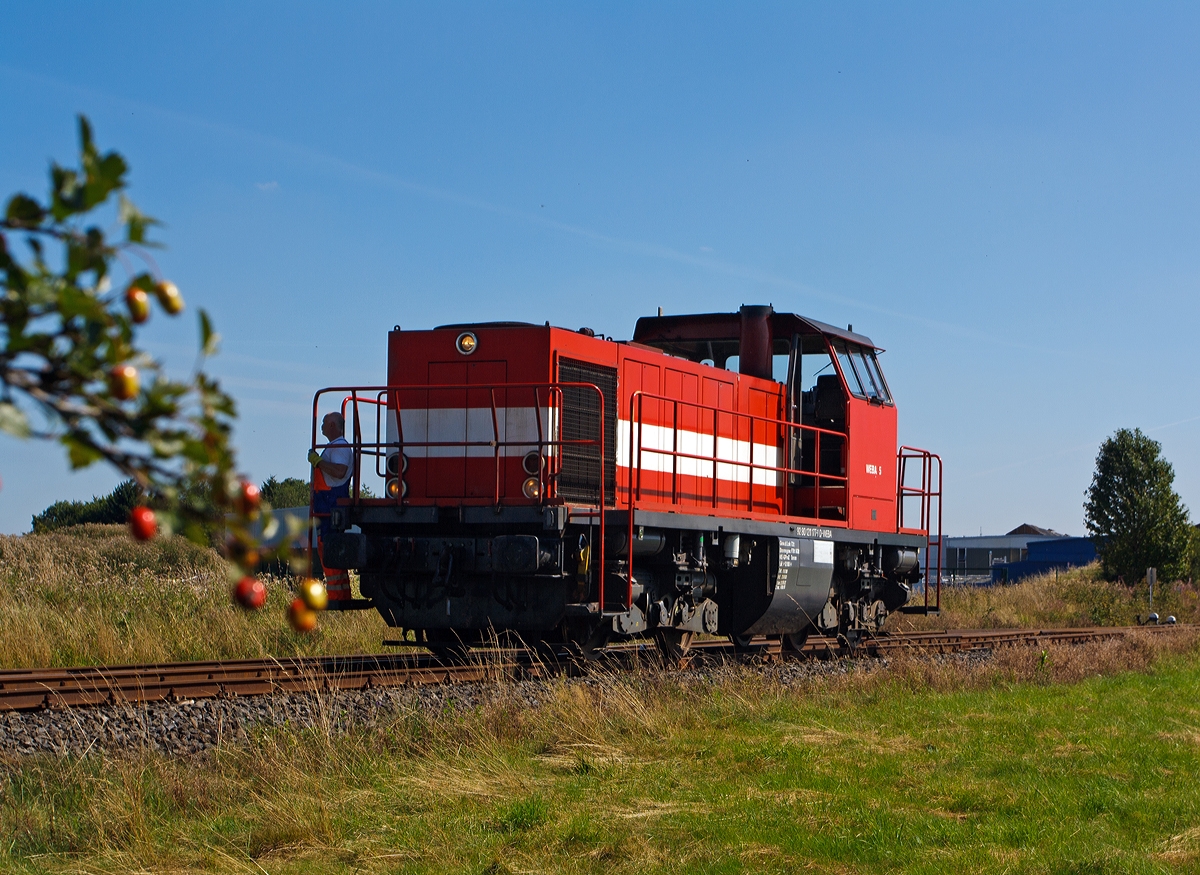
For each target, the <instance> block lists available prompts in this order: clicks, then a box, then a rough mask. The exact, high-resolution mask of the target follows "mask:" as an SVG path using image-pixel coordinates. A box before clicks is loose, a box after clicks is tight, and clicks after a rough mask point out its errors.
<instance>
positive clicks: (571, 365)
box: [558, 358, 617, 505]
mask: <svg viewBox="0 0 1200 875" xmlns="http://www.w3.org/2000/svg"><path fill="white" fill-rule="evenodd" d="M558 379H559V381H560V382H563V383H593V384H595V385H596V386H597V387H598V388H599V389H600V391H601V392H603V393H604V503H605V504H609V505H611V504H615V503H616V496H617V369H616V368H606V367H604V366H603V365H594V364H591V363H590V362H581V361H577V360H575V359H566V358H564V359H559V361H558ZM562 439H563V440H564V441H570V440H593V441H596V440H599V439H600V399H599V398H597V397H596V393H595V392H593V391H592V390H591V389H581V388H577V387H571V386H564V387H563V410H562ZM599 482H600V448H599V447H597V446H587V445H580V444H575V445H567V446H564V447H563V450H562V473H561V474H560V475H559V478H558V494H559V495H560V496H562V498H563V499H564V500H565V501H569V502H573V503H580V504H598V503H599V501H598V496H597V494H596V489H597V486H598V484H599Z"/></svg>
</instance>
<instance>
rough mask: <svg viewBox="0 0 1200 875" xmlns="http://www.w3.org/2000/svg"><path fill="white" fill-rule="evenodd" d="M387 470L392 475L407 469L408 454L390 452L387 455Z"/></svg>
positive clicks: (394, 475) (397, 474)
mask: <svg viewBox="0 0 1200 875" xmlns="http://www.w3.org/2000/svg"><path fill="white" fill-rule="evenodd" d="M387 470H388V473H389V474H391V475H392V476H393V477H397V476H399V475H400V474H401V473H403V472H404V471H407V470H408V456H406V455H404V453H392V454H391V455H390V456H388V457H387Z"/></svg>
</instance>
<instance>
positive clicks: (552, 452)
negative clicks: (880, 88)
mask: <svg viewBox="0 0 1200 875" xmlns="http://www.w3.org/2000/svg"><path fill="white" fill-rule="evenodd" d="M877 351H878V349H877V347H876V346H875V344H874V343H872V342H871V340H870V339H869V338H867V337H864V336H862V335H860V334H856V333H854V332H853V331H852V330H850V329H847V330H844V331H843V330H841V329H839V328H835V327H833V326H831V325H826V324H824V323H821V322H817V321H814V320H812V319H806V318H803V317H800V316H796V315H793V314H790V313H776V312H775V311H774V310H773V309H772V308H771V307H767V306H743V307H742V308H741V309H740V310H739V311H738V312H737V313H711V314H703V315H691V316H662V315H659V316H658V317H646V318H642V319H639V320H638V322H637V326H636V328H635V330H634V336H633V339H632V340H630V341H613V340H612V339H611V338H604V337H600V336H596V335H595V334H594V332H592V331H590V330H589V329H580V330H578V331H571V330H566V329H562V328H556V327H552V326H551V325H550V324H549V323H546V325H544V326H539V325H531V324H526V323H510V322H489V323H478V324H467V325H445V326H441V327H438V328H435V329H433V330H430V331H403V330H401V329H400V327H399V326H397V327H396V328H395V330H393V331H392V332H391V333H390V334H389V335H388V375H387V385H386V386H375V387H336V388H330V389H323V390H321V391H320V392H318V393H317V396H316V398H315V399H314V406H313V412H314V421H313V445H314V447H316V448H317V449H321V448H322V447H323V446H326V445H325V444H321V443H318V442H317V421H318V416H319V414H321V413H323V412H327V411H329V410H333V409H340V410H341V411H342V412H343V414H344V415H345V417H346V421H347V435H346V436H347V439H348V440H349V441H350V442H351V444H352V445H353V448H354V454H355V464H354V474H353V480H352V481H351V485H352V488H351V492H350V497H349V498H347V499H344V500H342V501H341V502H339V503H338V505H337V506H336V507H335V508H334V509H333V511H332V512H331V514H330V515H329V520H328V521H327V522H328V526H327V527H328V534H327V535H326V536H325V538H324V543H323V544H322V545H321V547H320V550H321V557H320V558H321V560H322V561H323V564H324V566H325V567H326V568H327V569H352V570H356V571H357V572H358V574H359V579H360V588H361V593H362V596H363V601H360V602H358V603H357V606H368V607H373V608H374V609H376V610H378V611H379V613H380V614H381V615H382V616H383V617H384V619H385V620H386V621H387V622H388V623H389V624H390V625H392V626H396V627H402V628H404V629H408V630H415V631H416V632H417V636H418V637H417V640H419V641H422V642H425V643H426V644H428V645H429V646H430V647H431V648H433V649H434V650H435V651H441V652H446V651H448V650H451V649H453V648H460V649H461V648H462V647H464V646H469V645H471V644H473V643H479V642H482V641H483V640H486V639H487V637H489V636H491V635H493V634H495V633H498V632H499V633H503V632H516V633H519V634H520V635H521V636H522V637H523V638H524V639H525V640H526V641H530V640H533V641H537V642H544V643H547V644H565V645H571V646H573V647H574V648H577V649H582V650H584V651H591V650H594V649H596V648H599V647H602V646H604V645H605V644H606V643H607V642H609V641H611V640H615V639H619V638H627V637H633V636H652V637H654V638H656V639H657V641H658V643H659V645H660V646H662V647H664V648H666V649H673V650H679V649H680V648H682V647H686V645H687V643H688V641H690V638H691V635H692V633H697V632H704V633H710V634H719V635H727V636H730V637H731V638H733V640H734V641H735V642H737V643H741V644H743V645H744V644H745V643H746V642H747V641H748V639H749V637H750V636H753V635H757V634H765V635H773V636H780V637H782V638H783V640H784V642H785V644H786V645H789V646H797V645H799V644H800V643H802V641H803V639H804V638H805V637H806V636H807V635H808V634H810V633H811V632H814V631H819V632H821V633H824V634H830V635H833V634H836V635H838V636H839V637H840V639H841V640H842V641H843V642H844V643H846V644H848V645H853V644H854V643H855V642H856V641H857V640H858V638H859V637H860V636H862V635H863V634H866V633H870V632H873V631H876V630H878V629H879V628H880V626H881V625H882V623H883V621H884V619H885V618H886V616H887V615H888V613H889V612H893V611H897V610H901V609H907V610H914V609H920V610H929V609H934V608H936V607H937V600H936V594H940V586H939V585H940V561H939V557H940V553H941V550H940V543H939V542H940V528H941V526H940V513H941V511H940V504H941V462H940V460H939V459H938V457H937V456H935V455H933V454H931V453H928V452H926V451H923V450H914V449H910V448H905V447H901V448H900V449H899V451H897V440H896V406H895V403H894V401H893V399H892V395H891V392H890V390H889V388H888V385H887V382H886V381H885V380H884V377H883V372H882V371H881V370H880V367H879V362H878V359H877V357H876V353H877ZM371 465H374V467H375V474H376V475H377V476H378V477H380V478H382V480H383V483H384V488H383V490H382V491H383V493H384V497H382V498H377V497H372V498H368V497H364V495H363V491H362V489H361V486H360V480H361V477H362V476H363V474H364V471H365V472H366V473H368V474H369V472H370V466H371ZM921 551H924V556H928V557H933V562H934V568H933V569H927V570H926V573H925V577H926V578H927V583H928V585H927V586H925V587H924V589H925V597H924V605H923V606H921V607H920V608H914V607H911V606H910V607H907V608H906V607H905V606H906V604H907V603H908V601H909V596H910V592H911V588H912V586H913V584H915V583H917V582H918V581H920V580H921V579H922V569H921V567H920V558H921V555H920V554H921ZM931 590H932V591H933V592H934V593H935V600H934V602H933V603H932V604H931V603H930V594H931Z"/></svg>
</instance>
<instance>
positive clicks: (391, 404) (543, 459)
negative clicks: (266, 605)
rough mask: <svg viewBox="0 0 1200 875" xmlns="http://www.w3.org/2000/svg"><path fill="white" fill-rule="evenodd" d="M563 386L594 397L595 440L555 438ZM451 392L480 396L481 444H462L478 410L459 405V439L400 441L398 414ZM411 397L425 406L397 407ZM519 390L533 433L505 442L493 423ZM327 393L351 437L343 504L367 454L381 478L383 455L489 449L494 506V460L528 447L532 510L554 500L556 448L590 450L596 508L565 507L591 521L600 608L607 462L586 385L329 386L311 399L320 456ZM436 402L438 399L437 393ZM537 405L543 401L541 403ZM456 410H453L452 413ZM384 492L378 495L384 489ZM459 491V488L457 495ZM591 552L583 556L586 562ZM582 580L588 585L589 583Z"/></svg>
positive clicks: (501, 497)
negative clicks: (485, 418) (483, 412)
mask: <svg viewBox="0 0 1200 875" xmlns="http://www.w3.org/2000/svg"><path fill="white" fill-rule="evenodd" d="M567 388H574V389H582V390H585V391H590V392H594V393H595V395H596V404H597V407H596V412H597V414H598V419H597V422H598V428H597V435H596V438H595V439H591V438H563V437H561V434H560V430H561V424H562V422H563V408H564V399H563V390H564V389H567ZM446 392H458V393H463V400H464V403H465V402H469V401H472V400H478V399H479V398H480V397H481V396H482V397H484V398H486V403H485V404H484V405H482V407H483V409H487V410H488V411H489V414H490V417H489V418H490V425H491V434H490V436H489V437H487V438H486V439H474V440H472V439H469V429H470V420H469V414H467V413H466V412H465V411H467V410H469V409H474V408H478V407H480V406H481V405H478V404H476V405H474V406H473V407H472V406H469V405H466V406H464V407H463V408H462V409H463V410H464V420H463V430H464V434H463V438H462V439H461V440H414V439H410V438H406V437H405V435H404V415H403V414H404V412H405V411H407V410H423V411H428V410H430V409H438V408H436V407H433V408H431V407H430V406H428V400H429V396H430V395H431V394H437V393H446ZM414 393H419V394H421V395H424V396H425V399H426V405H425V406H420V405H408V404H405V403H403V401H404V399H405V396H411V395H412V394H414ZM523 393H529V394H530V395H531V397H532V400H533V409H534V411H535V415H534V422H535V424H536V425H535V433H534V434H527V435H521V436H519V437H514V438H511V439H510V438H508V437H507V431H506V434H505V436H502V435H501V426H500V422H501V420H502V419H504V421H505V424H506V425H507V423H508V421H509V418H508V416H507V410H508V408H510V407H512V406H513V405H512V403H511V402H512V400H513V398H514V395H515V396H516V398H518V399H519V398H520V396H521V395H522V394H523ZM328 395H341V396H342V398H341V400H340V411H341V413H342V418H343V421H344V423H346V424H347V426H348V430H349V431H351V433H352V435H353V440H348V441H347V442H348V443H349V444H350V445H351V448H352V449H353V452H354V462H353V469H352V472H351V478H352V489H351V498H350V503H351V505H359V504H361V503H362V501H363V499H362V496H361V473H362V460H363V457H373V458H374V459H375V473H376V474H377V475H379V476H381V477H384V478H388V477H390V476H392V474H393V472H389V471H388V470H387V459H388V457H390V456H393V455H395V456H397V457H398V458H399V459H401V460H403V459H405V458H406V453H405V451H406V450H408V451H413V452H414V455H415V454H416V452H419V451H424V452H423V457H424V458H425V459H426V460H429V459H436V458H455V457H456V456H454V455H453V454H445V453H444V451H446V450H450V451H454V450H462V457H463V458H464V459H465V458H479V457H477V456H476V457H471V456H470V450H471V448H486V449H488V450H490V451H491V453H490V455H491V457H492V467H493V477H492V484H493V489H492V504H493V506H494V507H497V508H499V507H501V506H502V504H503V503H504V501H505V499H506V498H508V496H507V495H505V494H504V492H505V491H506V490H504V489H503V488H502V482H503V476H502V475H503V468H502V464H503V463H502V460H503V459H506V458H510V457H509V456H508V455H507V453H506V451H507V450H508V448H510V447H521V448H530V451H531V452H532V451H533V449H534V448H535V449H536V452H537V453H538V456H539V464H538V470H537V473H536V474H534V473H533V472H530V471H526V474H527V475H528V476H529V477H531V478H532V477H534V476H536V477H537V478H538V489H537V498H536V499H531V498H529V497H528V496H525V495H524V494H521V500H522V503H527V502H529V501H533V500H536V501H537V502H538V504H539V505H546V504H549V503H552V502H553V503H559V504H561V503H562V502H561V501H560V500H559V498H558V496H557V494H556V483H557V477H558V475H559V473H560V469H561V466H562V461H563V457H564V452H563V451H564V450H565V449H567V448H570V447H594V448H595V451H596V453H595V455H596V460H597V462H598V465H597V468H598V479H597V484H596V493H595V494H596V496H597V503H596V508H595V510H589V509H585V508H580V509H572V512H571V515H572V516H573V517H584V518H592V517H594V518H595V519H596V520H597V528H598V535H599V549H598V550H596V551H595V552H596V553H598V554H599V555H598V560H599V561H598V562H589V563H588V565H589V568H588V571H589V574H590V573H591V571H592V569H593V568H598V569H600V570H599V572H598V574H597V578H596V581H597V584H598V587H597V588H598V595H599V600H600V604H601V605H602V606H603V604H604V567H605V566H604V562H605V537H606V531H605V529H606V527H605V515H604V513H603V508H604V483H605V474H606V468H605V466H606V464H607V457H606V453H605V449H606V448H605V443H604V393H603V392H602V391H601V390H600V388H599V387H597V386H596V385H595V384H594V383H568V382H556V383H499V384H478V383H471V384H467V383H455V384H424V385H413V386H333V387H329V388H325V389H321V390H319V391H318V392H317V393H316V394H315V395H314V396H313V419H312V448H313V449H314V450H317V451H320V450H323V449H325V448H327V447H329V446H331V444H330V443H318V441H317V431H318V417H319V415H320V408H321V399H322V397H325V396H328ZM498 396H500V397H501V398H503V403H498ZM443 398H444V396H443ZM543 401H544V402H545V403H544V404H543ZM361 405H368V406H370V407H372V408H373V409H374V411H375V440H374V441H372V442H368V441H364V440H363V435H362V415H361V410H360V406H361ZM501 408H503V409H504V410H505V411H506V414H505V416H503V417H502V416H501V414H500V409H501ZM452 409H457V408H452ZM389 415H394V416H395V427H396V439H395V440H390V439H389V436H388V434H387V423H386V420H385V417H387V416H389ZM431 450H434V451H437V450H441V451H443V453H444V454H443V455H441V456H439V455H436V454H434V453H431V452H430V451H431ZM402 474H403V471H397V472H395V475H396V476H397V477H400V476H402ZM385 491H386V490H385ZM464 491H465V490H464ZM456 497H457V498H458V499H459V500H460V501H461V500H464V499H466V498H467V497H468V496H466V495H465V494H464V495H462V496H439V497H438V499H440V500H441V501H450V500H454V499H455V498H456ZM380 501H381V500H379V499H376V500H374V501H373V503H380ZM428 502H429V503H436V500H435V499H429V500H428ZM382 503H385V504H386V503H395V504H398V505H402V506H403V505H406V504H408V497H407V495H406V494H405V493H404V490H401V491H400V492H399V494H397V495H395V496H387V497H385V498H383V499H382ZM309 515H310V517H312V518H315V517H317V516H321V515H318V514H315V513H314V512H313V505H312V503H311V501H310V505H309ZM591 555H592V552H591V551H589V558H590V556H591ZM590 582H591V581H590V580H589V584H590Z"/></svg>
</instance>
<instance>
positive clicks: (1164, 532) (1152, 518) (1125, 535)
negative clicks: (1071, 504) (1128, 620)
mask: <svg viewBox="0 0 1200 875" xmlns="http://www.w3.org/2000/svg"><path fill="white" fill-rule="evenodd" d="M1174 481H1175V471H1174V470H1173V469H1172V468H1171V464H1170V463H1169V462H1168V461H1167V460H1166V459H1164V458H1163V457H1162V446H1161V445H1160V444H1159V443H1158V441H1155V440H1151V439H1150V438H1148V437H1146V435H1144V434H1142V432H1141V429H1136V428H1135V429H1133V430H1132V431H1130V430H1129V429H1126V428H1123V429H1120V430H1119V431H1117V433H1116V434H1114V435H1113V436H1112V437H1110V438H1108V439H1107V440H1106V441H1105V442H1104V443H1103V444H1101V445H1100V453H1099V454H1098V455H1097V456H1096V473H1095V474H1094V475H1093V476H1092V485H1091V486H1090V487H1089V488H1088V491H1087V503H1086V504H1084V512H1085V520H1086V522H1087V528H1088V533H1089V534H1090V535H1091V536H1092V538H1093V539H1094V540H1095V542H1096V551H1097V552H1098V553H1099V554H1100V561H1101V563H1102V565H1103V567H1104V571H1105V573H1106V574H1107V575H1108V576H1109V577H1121V578H1124V579H1125V581H1126V582H1128V583H1133V582H1135V581H1138V580H1141V579H1142V578H1143V577H1144V576H1145V574H1146V569H1147V568H1157V569H1158V573H1159V575H1160V577H1162V578H1165V579H1167V580H1171V579H1177V578H1179V577H1182V576H1184V575H1185V574H1186V573H1187V571H1188V561H1189V558H1190V556H1189V554H1190V549H1191V540H1192V531H1191V526H1190V525H1189V524H1188V512H1187V508H1185V507H1184V506H1183V503H1182V502H1181V501H1180V499H1179V496H1178V495H1176V494H1175V491H1174V490H1173V489H1172V488H1171V484H1172V483H1174Z"/></svg>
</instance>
